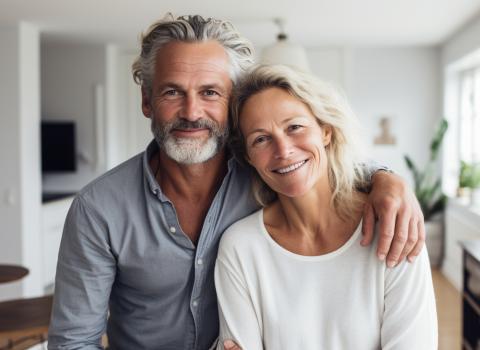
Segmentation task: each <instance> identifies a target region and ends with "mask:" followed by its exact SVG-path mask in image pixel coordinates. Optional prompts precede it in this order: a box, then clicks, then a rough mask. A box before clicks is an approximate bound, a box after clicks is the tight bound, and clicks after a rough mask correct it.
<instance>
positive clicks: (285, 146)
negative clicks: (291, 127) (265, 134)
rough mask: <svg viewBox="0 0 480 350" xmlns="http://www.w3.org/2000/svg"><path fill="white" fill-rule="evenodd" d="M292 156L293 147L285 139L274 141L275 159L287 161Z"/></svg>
mask: <svg viewBox="0 0 480 350" xmlns="http://www.w3.org/2000/svg"><path fill="white" fill-rule="evenodd" d="M292 154H293V145H292V143H291V142H290V140H288V138H287V137H278V138H276V139H275V158H277V159H288V158H290V157H291V156H292Z"/></svg>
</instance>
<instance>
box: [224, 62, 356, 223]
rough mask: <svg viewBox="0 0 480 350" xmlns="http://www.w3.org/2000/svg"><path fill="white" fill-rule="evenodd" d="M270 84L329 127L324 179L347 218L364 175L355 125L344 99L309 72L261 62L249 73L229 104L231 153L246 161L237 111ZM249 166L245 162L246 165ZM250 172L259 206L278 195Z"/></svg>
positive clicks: (240, 83)
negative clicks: (303, 105)
mask: <svg viewBox="0 0 480 350" xmlns="http://www.w3.org/2000/svg"><path fill="white" fill-rule="evenodd" d="M269 88H279V89H283V90H285V91H287V92H288V93H290V94H291V95H292V96H294V97H296V98H297V99H299V100H300V101H301V102H303V103H305V105H307V106H308V107H309V108H310V110H311V111H312V113H313V115H315V116H316V117H317V119H318V122H319V124H320V126H326V125H328V126H329V127H330V128H331V130H332V136H331V140H330V143H329V144H328V145H327V147H326V153H327V158H328V179H329V183H330V186H331V189H332V193H333V196H332V204H333V206H334V208H335V210H336V211H337V213H338V214H339V216H340V217H342V218H350V217H352V215H353V210H354V209H356V208H358V204H359V202H358V200H357V199H356V198H358V196H355V187H356V186H362V185H363V183H362V181H363V179H364V178H365V176H364V174H363V173H362V168H361V167H359V162H358V160H359V159H360V158H359V157H360V152H359V150H360V145H359V144H358V143H359V142H358V141H359V134H358V130H359V123H358V121H357V118H356V117H355V115H354V114H353V112H352V110H351V109H350V107H349V105H348V103H347V101H346V99H345V98H344V97H343V96H342V95H341V94H339V93H338V92H337V91H336V89H334V88H333V87H332V86H330V85H329V84H326V83H324V82H322V81H320V80H318V79H316V78H315V77H313V76H312V75H309V74H305V73H302V72H299V71H295V70H294V69H292V68H289V67H287V66H282V65H261V66H257V67H256V68H254V69H253V70H252V71H251V72H249V73H248V74H247V75H246V76H245V77H244V78H243V79H242V80H241V81H240V82H239V84H238V85H237V87H236V89H235V93H234V96H233V99H232V103H231V120H230V122H231V131H232V138H231V145H230V146H231V149H232V150H233V152H234V154H235V157H237V159H238V160H239V161H240V162H242V163H244V164H246V162H245V159H246V145H245V142H244V137H243V135H242V132H241V129H240V115H241V113H242V109H243V107H244V105H245V103H246V102H247V100H248V99H249V98H250V97H252V96H253V95H255V94H257V93H259V92H261V91H264V90H266V89H269ZM247 166H249V165H247ZM252 170H253V171H252V173H253V187H252V190H253V194H254V196H255V199H256V200H257V202H258V203H259V204H260V205H262V206H267V205H268V204H270V203H272V202H273V201H274V200H275V199H276V198H277V194H276V193H275V192H274V191H273V190H272V189H271V188H270V187H269V186H268V185H267V184H266V183H265V182H264V181H263V180H262V179H261V178H260V176H259V175H258V174H257V172H256V171H255V169H253V168H252Z"/></svg>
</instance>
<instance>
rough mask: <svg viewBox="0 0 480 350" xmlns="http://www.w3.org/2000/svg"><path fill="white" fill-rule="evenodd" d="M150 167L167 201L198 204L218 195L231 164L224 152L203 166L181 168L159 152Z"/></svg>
mask: <svg viewBox="0 0 480 350" xmlns="http://www.w3.org/2000/svg"><path fill="white" fill-rule="evenodd" d="M150 167H151V169H152V171H153V173H154V174H155V175H156V180H157V182H158V183H159V185H160V187H161V189H162V191H163V193H164V194H165V195H166V196H167V197H169V198H170V197H178V196H180V197H183V198H185V199H192V200H198V199H201V198H204V197H205V196H209V195H208V194H209V193H212V192H213V193H216V192H217V190H218V188H219V187H220V185H221V183H222V180H223V178H224V177H225V175H226V173H227V160H226V154H225V152H224V151H222V152H219V153H218V154H217V155H215V156H214V157H213V158H211V159H209V160H208V161H206V162H203V163H198V164H179V163H177V162H176V161H174V160H172V159H171V158H169V157H168V156H167V155H165V153H164V152H162V151H161V150H159V152H158V153H157V154H155V155H154V156H153V157H152V159H151V160H150Z"/></svg>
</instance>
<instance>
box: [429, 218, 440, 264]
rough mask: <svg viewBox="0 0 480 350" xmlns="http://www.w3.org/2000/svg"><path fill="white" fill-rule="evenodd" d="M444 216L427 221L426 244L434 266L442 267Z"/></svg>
mask: <svg viewBox="0 0 480 350" xmlns="http://www.w3.org/2000/svg"><path fill="white" fill-rule="evenodd" d="M443 241H444V234H443V216H442V215H438V216H435V217H434V218H433V219H431V220H428V221H425V245H426V246H427V251H428V258H429V259H430V265H431V266H432V267H440V265H441V263H442V259H443Z"/></svg>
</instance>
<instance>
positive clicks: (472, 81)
mask: <svg viewBox="0 0 480 350" xmlns="http://www.w3.org/2000/svg"><path fill="white" fill-rule="evenodd" d="M459 100H460V106H459V107H460V110H459V115H458V117H459V120H458V121H459V123H458V133H459V135H458V151H459V154H458V157H459V159H460V160H463V161H465V162H467V163H473V162H479V161H480V67H477V68H474V69H469V70H466V71H463V72H462V73H461V74H460V99H459Z"/></svg>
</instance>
